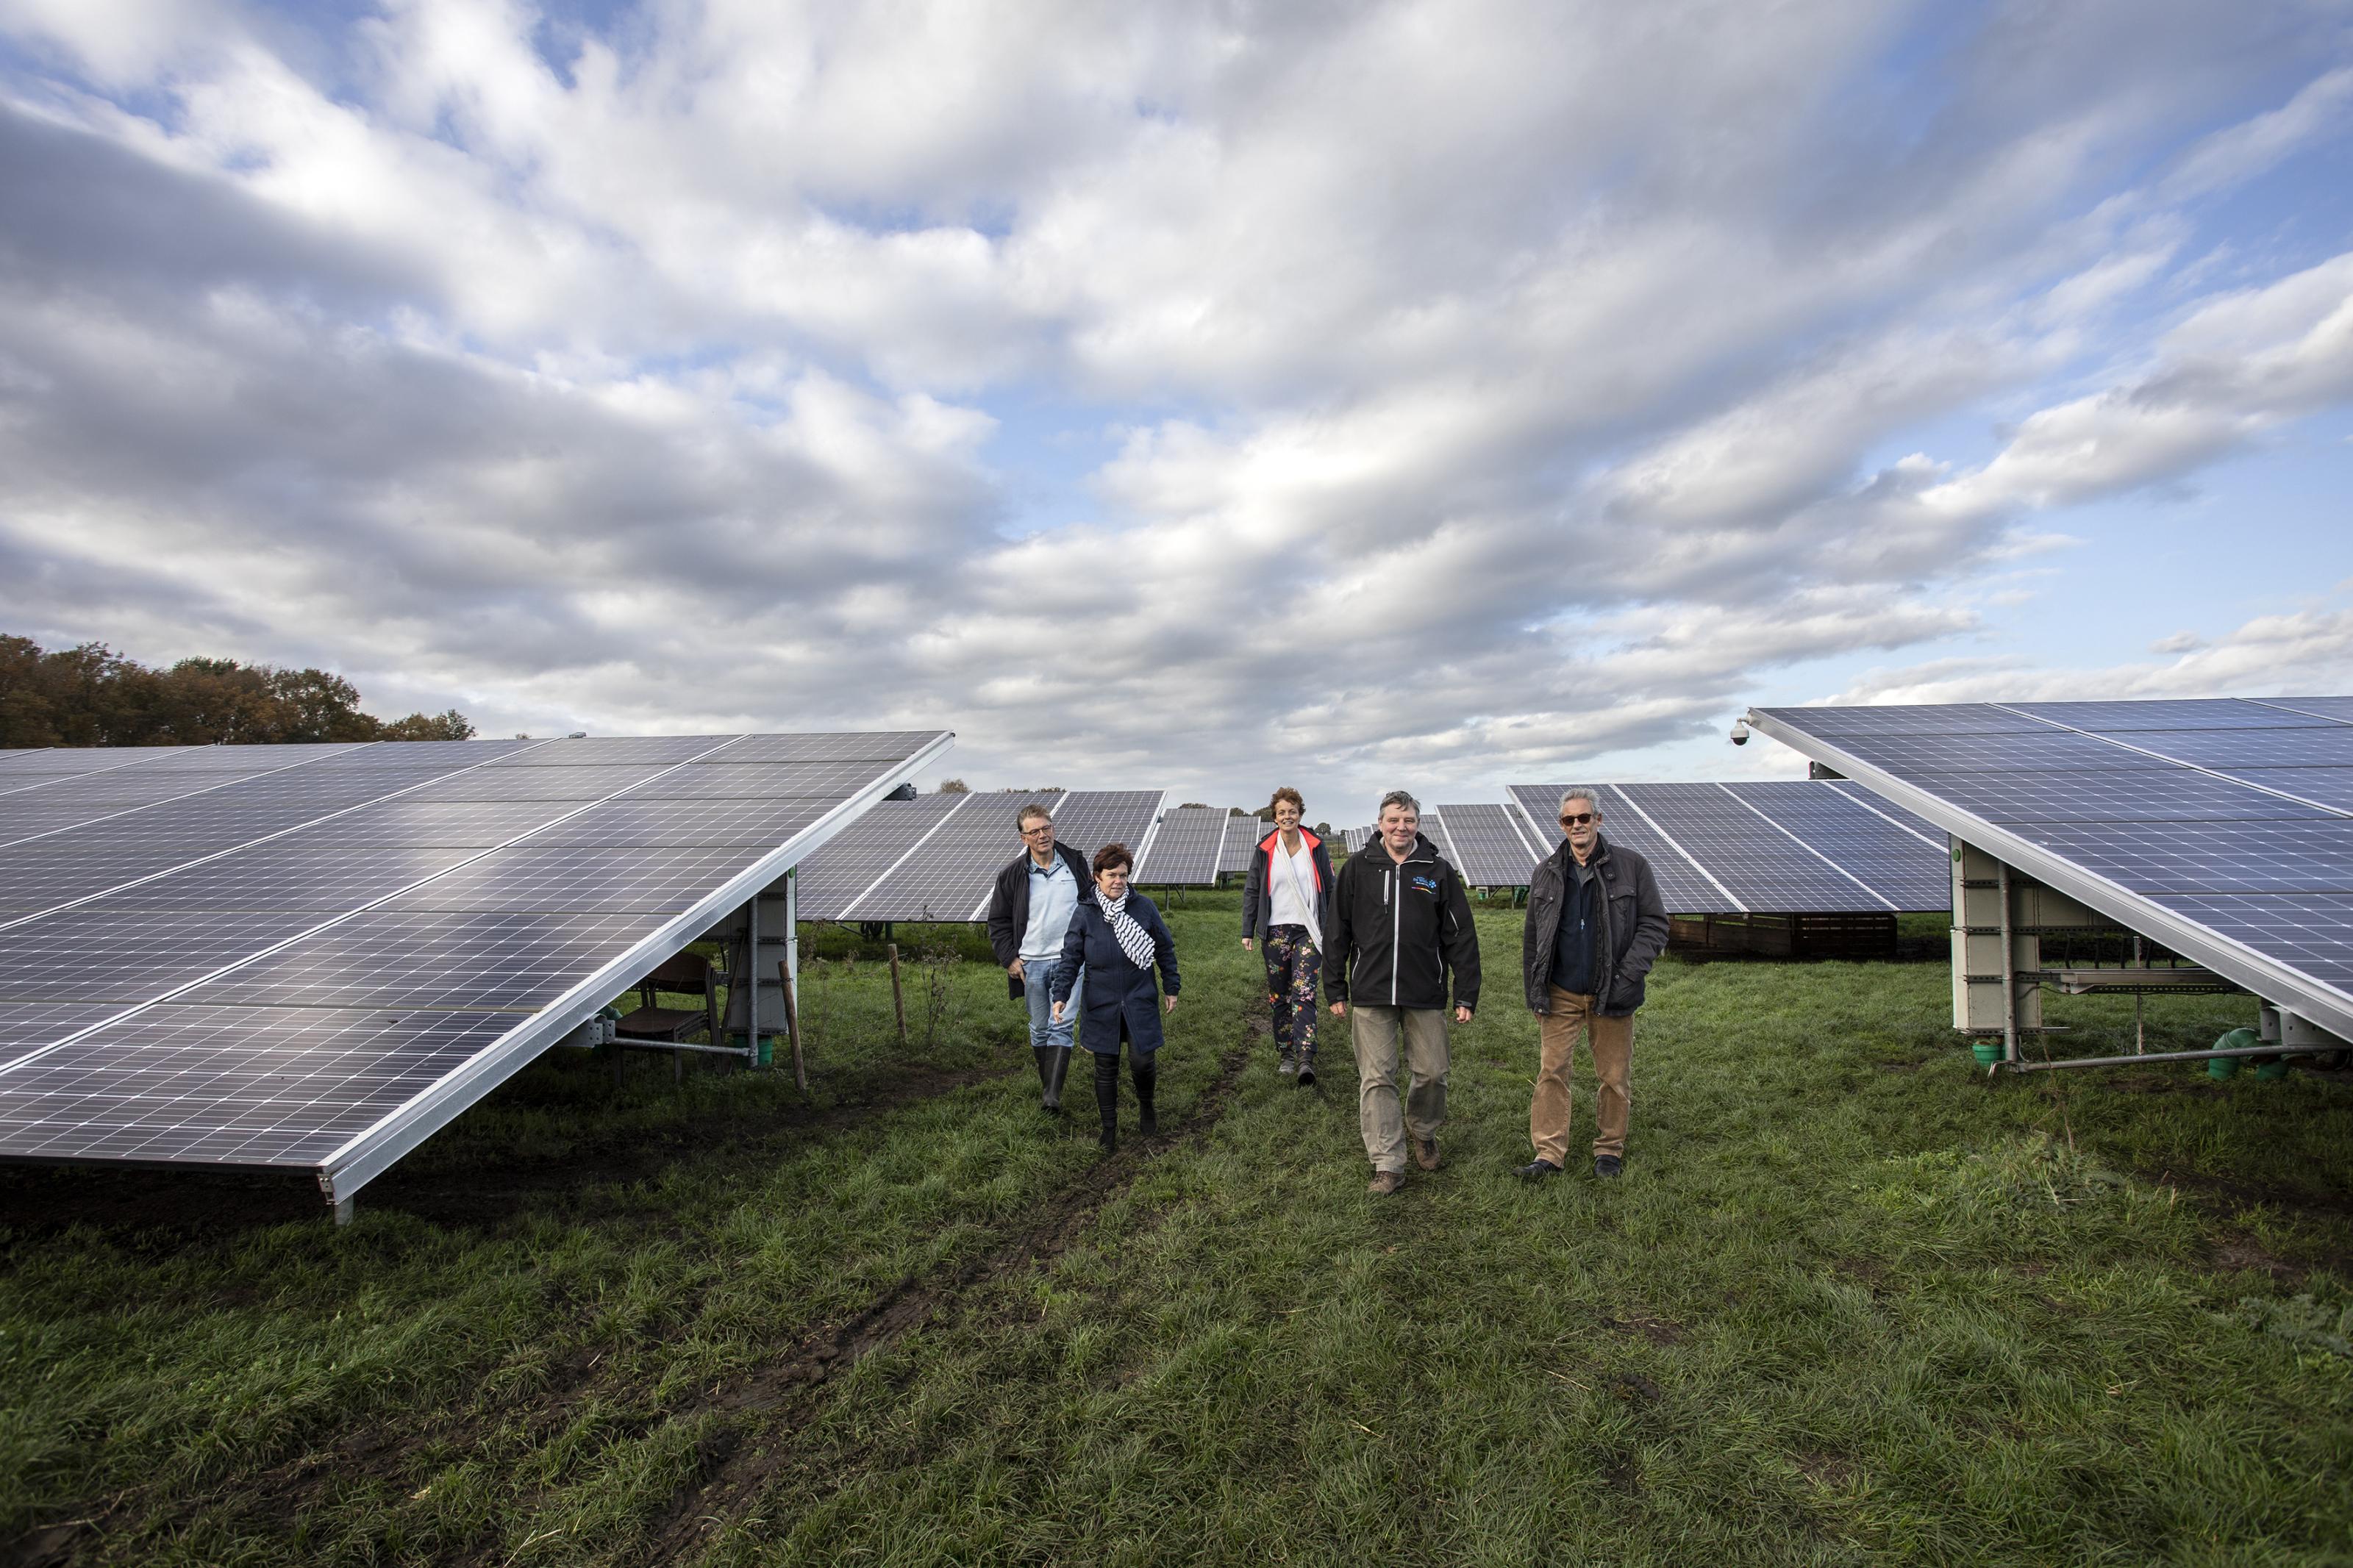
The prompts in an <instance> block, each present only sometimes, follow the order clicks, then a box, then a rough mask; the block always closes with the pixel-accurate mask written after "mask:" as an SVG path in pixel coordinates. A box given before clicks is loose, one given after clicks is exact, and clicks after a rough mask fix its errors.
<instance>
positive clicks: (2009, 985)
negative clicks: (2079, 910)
mask: <svg viewBox="0 0 2353 1568" xmlns="http://www.w3.org/2000/svg"><path fill="white" fill-rule="evenodd" d="M1995 877H1996V879H1998V880H1999V881H2000V885H2001V1059H2002V1060H2003V1061H2004V1062H2005V1063H2007V1064H2008V1065H2009V1066H2010V1068H2013V1069H2014V1068H2017V1066H2018V954H2017V952H2016V951H2015V950H2014V949H2013V948H2012V947H2011V946H2010V942H2011V941H2012V938H2011V935H2010V919H2011V910H2010V863H2009V862H2008V861H2003V862H2001V863H2000V866H1999V868H1997V870H1996V872H1995ZM2038 962H2039V961H2038Z"/></svg>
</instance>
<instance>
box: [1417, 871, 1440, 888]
mask: <svg viewBox="0 0 2353 1568" xmlns="http://www.w3.org/2000/svg"><path fill="white" fill-rule="evenodd" d="M1413 885H1414V886H1415V887H1417V888H1419V889H1421V890H1422V891H1423V892H1425V893H1435V892H1436V891H1438V879H1437V878H1435V877H1429V876H1423V875H1421V874H1419V873H1416V874H1415V876H1414V878H1413Z"/></svg>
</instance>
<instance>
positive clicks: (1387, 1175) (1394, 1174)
mask: <svg viewBox="0 0 2353 1568" xmlns="http://www.w3.org/2000/svg"><path fill="white" fill-rule="evenodd" d="M1404 1185H1405V1173H1404V1172H1403V1171H1375V1172H1374V1173H1373V1179H1372V1181H1371V1182H1369V1183H1368V1184H1366V1187H1365V1191H1366V1193H1368V1194H1371V1195H1373V1196H1374V1197H1377V1198H1385V1197H1388V1196H1389V1195H1390V1194H1393V1193H1395V1192H1396V1191H1397V1190H1398V1188H1399V1187H1402V1186H1404Z"/></svg>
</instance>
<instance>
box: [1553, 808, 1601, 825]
mask: <svg viewBox="0 0 2353 1568" xmlns="http://www.w3.org/2000/svg"><path fill="white" fill-rule="evenodd" d="M1599 815H1600V814H1599V813H1598V812H1591V811H1564V812H1562V813H1561V814H1560V825H1561V826H1563V827H1582V826H1585V825H1586V824H1587V823H1588V822H1590V821H1592V820H1593V819H1594V818H1595V817H1596V816H1599Z"/></svg>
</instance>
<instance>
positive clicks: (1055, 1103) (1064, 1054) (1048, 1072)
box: [1040, 1046, 1071, 1116]
mask: <svg viewBox="0 0 2353 1568" xmlns="http://www.w3.org/2000/svg"><path fill="white" fill-rule="evenodd" d="M1044 1054H1045V1055H1047V1056H1048V1057H1050V1058H1053V1059H1052V1060H1050V1061H1048V1062H1044V1063H1041V1064H1040V1066H1041V1068H1042V1069H1043V1071H1044V1074H1045V1079H1046V1109H1047V1110H1050V1111H1052V1112H1053V1113H1054V1114H1055V1115H1057V1116H1060V1114H1061V1113H1062V1084H1063V1082H1064V1080H1066V1079H1069V1077H1070V1076H1071V1047H1068V1046H1049V1047H1046V1050H1045V1053H1044Z"/></svg>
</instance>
